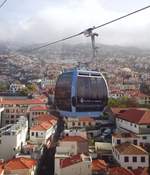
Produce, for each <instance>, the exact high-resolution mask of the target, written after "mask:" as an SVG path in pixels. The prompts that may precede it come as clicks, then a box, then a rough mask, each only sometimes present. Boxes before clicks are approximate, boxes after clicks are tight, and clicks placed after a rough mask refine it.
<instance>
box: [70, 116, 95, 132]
mask: <svg viewBox="0 0 150 175" xmlns="http://www.w3.org/2000/svg"><path fill="white" fill-rule="evenodd" d="M95 125H96V121H95V120H94V119H93V118H90V117H81V118H68V119H67V128H68V129H70V128H83V127H92V126H95Z"/></svg>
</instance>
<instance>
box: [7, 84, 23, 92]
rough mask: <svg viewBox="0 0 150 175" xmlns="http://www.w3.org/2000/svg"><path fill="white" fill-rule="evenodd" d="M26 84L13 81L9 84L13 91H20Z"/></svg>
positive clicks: (10, 89)
mask: <svg viewBox="0 0 150 175" xmlns="http://www.w3.org/2000/svg"><path fill="white" fill-rule="evenodd" d="M25 87H26V86H25V85H24V84H15V83H12V84H11V85H10V86H9V91H10V92H11V93H16V92H19V91H21V90H22V89H24V88H25Z"/></svg>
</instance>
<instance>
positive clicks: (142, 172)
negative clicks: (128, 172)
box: [132, 168, 150, 175]
mask: <svg viewBox="0 0 150 175" xmlns="http://www.w3.org/2000/svg"><path fill="white" fill-rule="evenodd" d="M132 171H133V173H134V174H135V175H149V174H150V172H148V168H138V169H135V170H132Z"/></svg>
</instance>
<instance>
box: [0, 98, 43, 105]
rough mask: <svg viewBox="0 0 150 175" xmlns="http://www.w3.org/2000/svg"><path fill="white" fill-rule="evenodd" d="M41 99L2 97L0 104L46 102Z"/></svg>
mask: <svg viewBox="0 0 150 175" xmlns="http://www.w3.org/2000/svg"><path fill="white" fill-rule="evenodd" d="M44 103H45V102H43V100H41V99H1V100H0V105H1V104H3V105H9V104H19V105H23V104H25V105H30V104H44Z"/></svg>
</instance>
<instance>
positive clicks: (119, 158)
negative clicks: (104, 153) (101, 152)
mask: <svg viewBox="0 0 150 175" xmlns="http://www.w3.org/2000/svg"><path fill="white" fill-rule="evenodd" d="M113 156H114V158H115V159H116V161H117V162H118V163H119V164H120V165H121V166H122V167H124V168H128V167H132V169H137V168H138V167H149V156H148V154H147V155H145V154H143V155H122V154H119V152H118V151H117V150H116V149H115V151H113ZM125 156H128V157H129V161H128V162H125V161H124V157H125ZM133 157H137V162H133ZM141 157H145V162H141Z"/></svg>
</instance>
